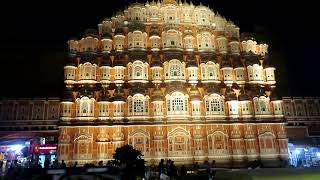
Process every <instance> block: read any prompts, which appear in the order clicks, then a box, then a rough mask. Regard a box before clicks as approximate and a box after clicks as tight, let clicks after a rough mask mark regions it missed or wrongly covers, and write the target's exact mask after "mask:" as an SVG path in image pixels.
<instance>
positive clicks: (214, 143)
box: [207, 131, 229, 156]
mask: <svg viewBox="0 0 320 180" xmlns="http://www.w3.org/2000/svg"><path fill="white" fill-rule="evenodd" d="M228 139H229V138H228V136H227V135H226V134H225V133H223V132H221V131H215V132H213V133H210V134H209V135H208V137H207V141H208V152H209V155H210V156H215V155H220V156H221V155H227V154H229V152H228Z"/></svg>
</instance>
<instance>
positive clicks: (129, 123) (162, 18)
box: [58, 0, 288, 165]
mask: <svg viewBox="0 0 320 180" xmlns="http://www.w3.org/2000/svg"><path fill="white" fill-rule="evenodd" d="M68 44H69V57H70V59H69V63H68V65H66V66H65V67H64V72H65V84H66V90H65V92H66V93H65V96H64V98H63V100H62V102H61V107H60V109H61V117H60V126H59V127H60V128H59V132H60V134H59V146H58V156H59V159H60V160H62V159H63V160H65V161H66V162H69V163H72V162H74V161H78V163H80V164H83V163H85V162H97V161H100V160H104V161H106V160H109V159H112V155H113V152H114V150H115V149H116V148H117V147H119V146H122V145H124V144H130V145H132V146H134V147H135V148H136V149H139V150H140V151H141V152H142V153H143V154H144V158H145V160H147V161H148V162H149V163H157V162H158V161H159V160H160V159H161V158H164V159H172V160H174V161H175V162H177V163H191V162H193V161H199V162H200V161H203V160H209V161H211V160H216V162H217V163H221V164H227V165H228V164H230V163H232V164H244V162H245V161H251V160H255V159H261V160H263V161H269V162H271V161H273V162H274V161H277V160H279V159H280V158H282V159H286V158H287V143H288V140H287V135H286V128H285V127H286V124H285V122H284V118H283V110H282V101H281V99H277V98H275V96H274V94H273V93H272V92H273V90H274V88H275V84H276V80H275V73H274V71H275V68H274V67H271V66H269V63H268V59H267V57H268V50H267V49H268V45H267V44H257V42H256V41H255V40H254V39H253V38H251V37H250V36H244V37H242V38H240V35H239V28H238V27H237V26H236V25H234V24H233V23H232V22H229V21H227V20H226V19H225V18H223V17H222V16H220V15H219V14H216V13H214V12H213V11H212V10H211V9H209V8H208V7H205V6H202V5H200V6H195V5H193V4H189V3H181V2H176V1H174V0H163V1H162V2H151V3H146V4H132V5H130V6H129V7H128V9H126V10H125V11H124V12H122V13H119V14H118V15H116V16H114V17H112V18H111V19H105V20H104V21H103V22H102V23H101V24H99V25H98V31H96V30H88V31H86V33H85V34H84V36H83V38H82V39H81V40H70V41H69V42H68Z"/></svg>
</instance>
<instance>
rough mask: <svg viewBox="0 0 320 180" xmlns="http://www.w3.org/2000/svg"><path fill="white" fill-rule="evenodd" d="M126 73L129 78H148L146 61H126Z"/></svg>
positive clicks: (135, 79)
mask: <svg viewBox="0 0 320 180" xmlns="http://www.w3.org/2000/svg"><path fill="white" fill-rule="evenodd" d="M128 73H129V80H130V81H131V82H132V81H137V80H144V81H146V80H148V63H143V62H142V61H139V60H138V61H134V62H133V63H131V62H130V63H128Z"/></svg>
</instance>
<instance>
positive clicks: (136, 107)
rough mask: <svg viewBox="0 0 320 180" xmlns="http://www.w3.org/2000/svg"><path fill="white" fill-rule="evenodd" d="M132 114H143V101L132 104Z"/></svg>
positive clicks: (138, 100)
mask: <svg viewBox="0 0 320 180" xmlns="http://www.w3.org/2000/svg"><path fill="white" fill-rule="evenodd" d="M133 112H143V101H142V100H140V99H137V100H135V101H134V103H133Z"/></svg>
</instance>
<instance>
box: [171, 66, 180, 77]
mask: <svg viewBox="0 0 320 180" xmlns="http://www.w3.org/2000/svg"><path fill="white" fill-rule="evenodd" d="M170 75H171V76H180V75H181V67H180V66H179V65H178V64H172V65H171V67H170Z"/></svg>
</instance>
